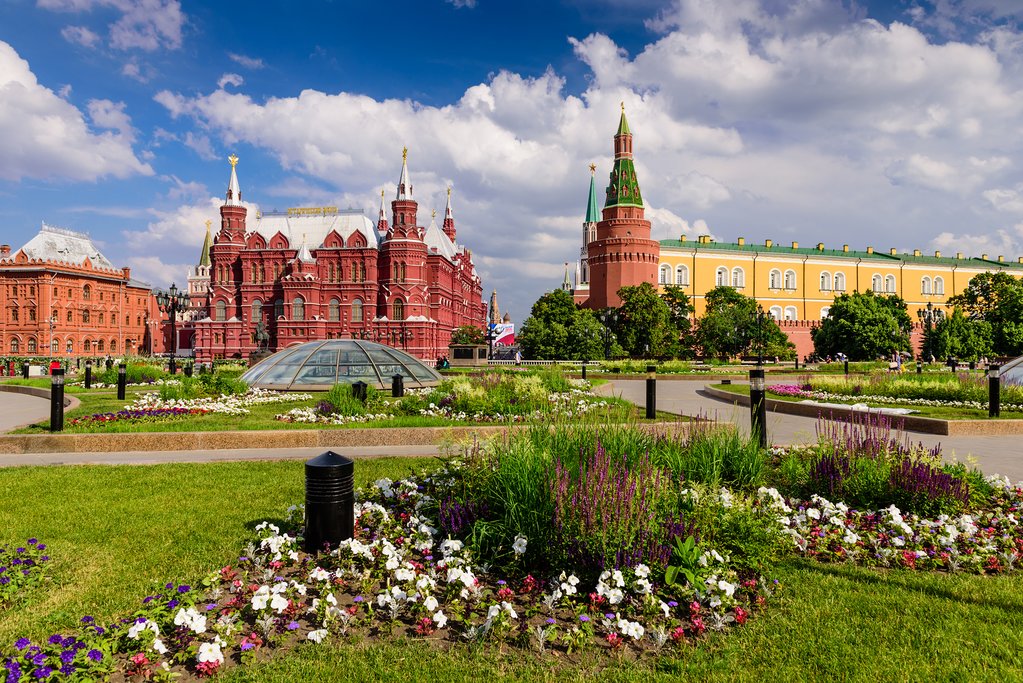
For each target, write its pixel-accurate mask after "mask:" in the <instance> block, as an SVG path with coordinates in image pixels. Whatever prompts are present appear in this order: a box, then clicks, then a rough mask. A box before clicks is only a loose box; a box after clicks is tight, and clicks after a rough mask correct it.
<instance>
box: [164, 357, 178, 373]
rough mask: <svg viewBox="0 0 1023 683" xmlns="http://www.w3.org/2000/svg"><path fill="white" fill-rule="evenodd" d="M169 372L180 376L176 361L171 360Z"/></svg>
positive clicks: (168, 367)
mask: <svg viewBox="0 0 1023 683" xmlns="http://www.w3.org/2000/svg"><path fill="white" fill-rule="evenodd" d="M167 371H168V372H170V374H172V375H176V374H178V365H177V363H175V362H174V359H173V358H171V359H170V363H169V364H168V365H167Z"/></svg>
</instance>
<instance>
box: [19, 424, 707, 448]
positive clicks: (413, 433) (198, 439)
mask: <svg viewBox="0 0 1023 683" xmlns="http://www.w3.org/2000/svg"><path fill="white" fill-rule="evenodd" d="M639 426H640V428H642V429H651V430H665V429H671V430H682V429H688V423H686V422H657V423H652V424H640V425H639ZM523 429H528V425H510V426H503V425H501V426H498V425H481V426H478V427H372V428H349V429H276V430H272V431H268V430H264V431H257V430H253V431H240V432H136V433H117V434H6V435H0V453H120V452H126V451H203V450H219V449H241V448H315V447H325V448H329V447H333V448H343V447H360V446H366V447H371V446H430V445H440V444H443V443H445V442H448V441H458V440H463V439H468V438H471V437H473V436H482V437H489V436H500V435H504V434H507V433H510V432H514V431H519V430H523Z"/></svg>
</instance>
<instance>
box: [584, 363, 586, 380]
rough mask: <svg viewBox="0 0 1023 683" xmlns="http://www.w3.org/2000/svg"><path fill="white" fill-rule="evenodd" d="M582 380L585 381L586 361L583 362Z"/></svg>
mask: <svg viewBox="0 0 1023 683" xmlns="http://www.w3.org/2000/svg"><path fill="white" fill-rule="evenodd" d="M583 379H586V361H583Z"/></svg>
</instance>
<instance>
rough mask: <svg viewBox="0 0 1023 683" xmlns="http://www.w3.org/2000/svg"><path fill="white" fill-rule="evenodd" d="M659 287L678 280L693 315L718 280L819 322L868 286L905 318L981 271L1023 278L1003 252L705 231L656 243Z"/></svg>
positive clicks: (775, 308)
mask: <svg viewBox="0 0 1023 683" xmlns="http://www.w3.org/2000/svg"><path fill="white" fill-rule="evenodd" d="M660 245H661V255H660V263H659V267H658V271H657V275H658V278H657V279H658V287H659V289H662V290H663V286H664V285H665V284H677V285H679V286H681V287H682V289H683V291H685V293H686V294H688V295H689V297H690V299H691V300H692V303H693V305H694V307H695V309H696V315H697V316H700V315H702V314H703V312H704V310H705V308H706V294H707V292H708V291H710V290H711V289H713V288H714V287H716V286H718V285H722V284H723V285H728V286H731V287H734V288H735V289H736V290H737V291H739V292H740V293H742V294H745V295H746V296H750V297H753V298H754V299H756V300H757V302H758V303H759V304H760V305H761V306H763V308H764V310H765V311H767V312H769V313H770V314H771V315H773V316H774V317H775V318H777V319H778V320H810V321H812V320H820V319H821V318H823V317H824V316H825V315H827V312H828V309H829V307H830V306H831V303H832V301H833V300H834V298H835V297H836V296H838V295H840V294H844V293H852V292H854V291H860V292H865V291H867V290H873V291H874V292H876V293H878V294H897V295H898V296H900V297H902V298H903V299H905V301H906V303H907V305H908V308H909V311H910V315H913V312H914V311H915V310H917V309H920V308H924V307H926V306H927V304H932V305H933V306H934V307H936V308H943V309H947V306H946V305H945V302H946V301H947V300H948V298H949V297H950V296H953V295H955V294H961V293H962V292H963V290H964V289H966V286H967V285H968V284H969V282H970V280H971V279H972V278H973V277H974V276H976V275H979V274H981V273H986V272H993V271H1006V272H1008V273H1009V274H1011V275H1013V276H1015V277H1023V258H1017V259H1016V260H1007V259H1005V258H1004V257H1003V256H998V257H995V258H988V255H987V254H984V255H983V256H981V257H980V258H967V257H964V256H963V255H962V254H961V253H960V254H956V255H955V256H954V257H948V256H943V255H942V254H941V252H935V253H934V255H924V254H922V253H921V252H920V251H919V250H915V251H914V252H913V253H901V254H900V253H898V252H897V251H896V250H895V249H891V250H888V251H878V250H875V249H874V248H873V247H867V249H866V250H864V251H853V250H850V249H849V246H848V245H843V246H842V248H841V249H827V248H825V246H824V244H817V245H815V246H813V247H811V248H806V247H800V246H799V244H798V243H797V242H792V243H791V245H786V246H782V245H778V244H774V243H773V242H772V241H771V240H767V241H765V242H764V243H763V244H749V243H747V242H746V241H745V240H744V239H743V238H741V237H740V238H739V239H738V240H736V241H735V242H714V241H712V240H711V239H710V237H709V236H707V235H701V236H700V237H699V238H697V239H696V240H695V241H692V240H686V239H685V238H684V237H683V239H681V240H661V243H660Z"/></svg>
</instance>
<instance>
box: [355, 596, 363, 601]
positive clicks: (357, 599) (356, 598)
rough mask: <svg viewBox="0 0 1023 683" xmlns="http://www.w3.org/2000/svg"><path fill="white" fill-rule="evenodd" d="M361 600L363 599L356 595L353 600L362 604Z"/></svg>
mask: <svg viewBox="0 0 1023 683" xmlns="http://www.w3.org/2000/svg"><path fill="white" fill-rule="evenodd" d="M362 600H363V598H362V596H361V595H356V596H355V598H354V601H355V602H362Z"/></svg>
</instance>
